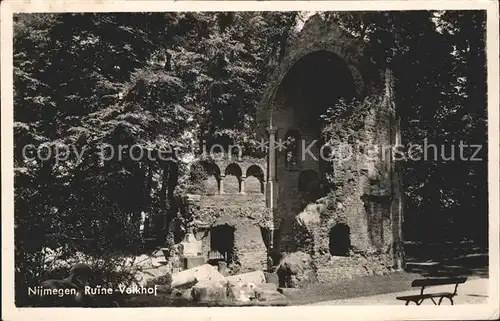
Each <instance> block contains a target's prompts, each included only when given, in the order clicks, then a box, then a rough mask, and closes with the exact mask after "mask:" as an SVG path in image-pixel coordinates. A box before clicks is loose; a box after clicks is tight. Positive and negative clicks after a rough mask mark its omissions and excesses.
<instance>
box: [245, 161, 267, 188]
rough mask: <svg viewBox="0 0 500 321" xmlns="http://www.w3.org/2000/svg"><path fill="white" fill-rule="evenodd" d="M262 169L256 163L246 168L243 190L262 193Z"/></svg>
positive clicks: (263, 180) (263, 179)
mask: <svg viewBox="0 0 500 321" xmlns="http://www.w3.org/2000/svg"><path fill="white" fill-rule="evenodd" d="M264 182H265V178H264V171H263V170H262V168H260V167H259V166H257V165H252V166H250V167H249V168H248V169H247V172H246V179H245V192H246V193H247V194H252V193H264Z"/></svg>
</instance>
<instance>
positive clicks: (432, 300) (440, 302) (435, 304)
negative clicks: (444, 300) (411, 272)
mask: <svg viewBox="0 0 500 321" xmlns="http://www.w3.org/2000/svg"><path fill="white" fill-rule="evenodd" d="M431 300H432V303H434V305H437V304H436V301H434V298H431ZM439 304H441V300H439Z"/></svg>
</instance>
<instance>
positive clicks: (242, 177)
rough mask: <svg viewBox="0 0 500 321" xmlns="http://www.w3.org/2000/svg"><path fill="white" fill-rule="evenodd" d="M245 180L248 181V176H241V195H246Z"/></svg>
mask: <svg viewBox="0 0 500 321" xmlns="http://www.w3.org/2000/svg"><path fill="white" fill-rule="evenodd" d="M245 179H246V176H241V182H240V194H245Z"/></svg>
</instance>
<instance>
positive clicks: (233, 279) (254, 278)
mask: <svg viewBox="0 0 500 321" xmlns="http://www.w3.org/2000/svg"><path fill="white" fill-rule="evenodd" d="M226 281H227V282H228V283H231V284H238V283H246V284H249V283H253V284H255V285H257V284H261V283H266V277H265V275H264V272H262V271H254V272H248V273H243V274H237V275H232V276H228V277H226Z"/></svg>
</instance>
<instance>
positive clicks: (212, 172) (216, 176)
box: [202, 162, 221, 195]
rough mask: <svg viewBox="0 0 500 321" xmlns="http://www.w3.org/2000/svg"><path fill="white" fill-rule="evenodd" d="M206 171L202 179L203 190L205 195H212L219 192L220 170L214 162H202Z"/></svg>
mask: <svg viewBox="0 0 500 321" xmlns="http://www.w3.org/2000/svg"><path fill="white" fill-rule="evenodd" d="M202 166H203V169H204V170H205V173H206V176H207V177H206V178H205V181H204V190H205V193H206V194H207V195H214V194H218V193H219V192H220V181H221V172H220V168H219V166H218V165H217V164H215V163H207V162H204V163H202Z"/></svg>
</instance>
